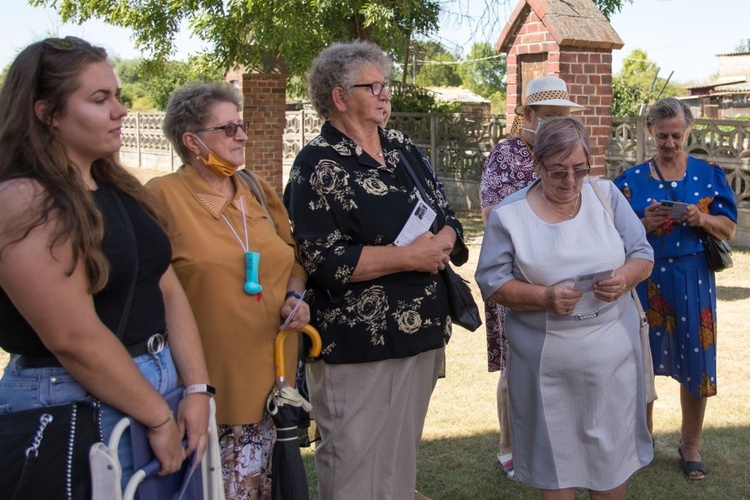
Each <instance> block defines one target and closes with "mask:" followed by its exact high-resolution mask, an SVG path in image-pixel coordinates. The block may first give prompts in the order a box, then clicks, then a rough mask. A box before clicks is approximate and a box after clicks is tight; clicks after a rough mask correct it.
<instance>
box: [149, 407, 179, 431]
mask: <svg viewBox="0 0 750 500" xmlns="http://www.w3.org/2000/svg"><path fill="white" fill-rule="evenodd" d="M172 419H174V413H172V411H171V410H170V411H169V416H168V417H167V419H166V420H165V421H164V422H162V423H160V424H159V425H154V426H153V427H149V428H148V430H150V431H155V430H157V429H161V428H162V427H164V426H165V425H167V424H168V423H169V422H170V420H172Z"/></svg>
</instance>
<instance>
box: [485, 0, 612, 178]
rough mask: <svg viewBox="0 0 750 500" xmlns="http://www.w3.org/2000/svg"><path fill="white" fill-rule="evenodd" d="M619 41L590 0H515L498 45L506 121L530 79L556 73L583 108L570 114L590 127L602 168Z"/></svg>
mask: <svg viewBox="0 0 750 500" xmlns="http://www.w3.org/2000/svg"><path fill="white" fill-rule="evenodd" d="M622 46H623V43H622V40H620V38H619V36H618V35H617V33H615V31H614V30H613V29H612V27H611V25H610V24H609V22H608V21H607V20H606V19H605V18H604V16H603V15H602V14H601V12H600V11H599V9H598V8H597V7H596V5H595V4H594V3H593V1H592V0H519V2H518V4H517V5H516V8H515V9H514V11H513V13H512V14H511V16H510V20H509V21H508V23H506V25H505V27H504V28H503V32H502V33H501V35H500V38H499V39H498V42H497V45H496V48H497V50H499V51H501V52H506V53H507V54H508V57H507V60H506V64H507V73H506V74H507V77H506V83H507V101H506V102H507V107H506V113H507V116H508V123H509V125H508V126H509V127H510V124H511V123H512V121H513V118H514V117H515V115H514V112H513V111H514V109H515V107H516V106H517V105H518V104H521V101H522V96H523V95H524V94H525V86H526V84H527V83H528V82H529V81H530V80H533V79H534V78H538V77H540V76H547V75H552V76H557V77H560V78H562V79H563V80H565V82H566V84H567V86H568V92H569V94H570V98H571V100H572V101H573V102H576V103H578V104H581V105H582V106H586V108H587V109H586V110H585V111H583V112H582V113H573V116H575V117H580V118H581V120H582V121H583V123H584V125H586V127H587V129H588V132H589V137H590V146H591V155H592V167H593V168H594V171H593V173H594V174H595V175H601V174H604V173H605V167H604V160H605V152H606V149H607V144H608V143H609V136H610V126H611V123H612V115H611V106H612V50H613V49H619V48H621V47H622Z"/></svg>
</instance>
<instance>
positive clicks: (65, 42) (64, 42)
mask: <svg viewBox="0 0 750 500" xmlns="http://www.w3.org/2000/svg"><path fill="white" fill-rule="evenodd" d="M90 46H91V44H90V43H89V42H87V41H86V40H81V39H80V38H78V37H76V36H66V37H65V38H46V39H44V40H42V50H44V47H51V48H53V49H56V50H65V51H68V50H74V49H75V48H76V47H90Z"/></svg>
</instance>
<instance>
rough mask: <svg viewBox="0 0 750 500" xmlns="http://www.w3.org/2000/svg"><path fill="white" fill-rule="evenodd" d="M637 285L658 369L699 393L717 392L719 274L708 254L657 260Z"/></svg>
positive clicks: (692, 391) (694, 392)
mask: <svg viewBox="0 0 750 500" xmlns="http://www.w3.org/2000/svg"><path fill="white" fill-rule="evenodd" d="M637 290H638V296H639V297H640V299H641V303H642V304H643V309H644V310H645V311H646V315H647V316H648V323H649V327H650V337H651V354H652V356H653V358H654V374H656V375H667V376H671V377H672V378H673V379H675V380H677V381H678V382H680V383H681V384H682V385H683V386H685V388H686V389H687V390H688V391H690V394H692V395H693V396H695V397H699V398H705V397H709V396H715V395H716V279H715V276H714V273H713V271H711V270H709V269H708V267H707V266H706V257H705V256H704V255H703V253H699V254H695V255H689V256H685V257H680V258H676V259H657V260H656V262H655V263H654V270H653V272H652V273H651V277H650V278H649V279H648V280H646V281H644V282H642V283H641V284H639V285H638V288H637ZM644 299H645V300H644Z"/></svg>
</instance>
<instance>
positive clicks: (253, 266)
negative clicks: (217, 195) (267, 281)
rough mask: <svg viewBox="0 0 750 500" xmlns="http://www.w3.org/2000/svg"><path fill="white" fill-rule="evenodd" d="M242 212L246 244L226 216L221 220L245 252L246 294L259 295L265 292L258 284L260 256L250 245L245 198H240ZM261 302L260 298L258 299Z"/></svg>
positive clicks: (244, 288)
mask: <svg viewBox="0 0 750 500" xmlns="http://www.w3.org/2000/svg"><path fill="white" fill-rule="evenodd" d="M240 212H241V213H242V223H243V225H244V230H245V242H244V243H243V242H242V239H241V238H240V235H239V234H237V231H235V229H234V227H232V224H230V223H229V220H228V219H227V217H226V215H224V214H221V218H222V219H223V220H224V222H225V223H226V225H227V227H228V228H229V230H230V231H232V234H234V237H235V238H237V241H238V242H239V244H240V246H241V247H242V249H243V250H244V251H245V285H244V286H243V287H242V288H243V290H244V291H245V293H246V294H248V295H257V294H259V293H260V292H261V290H263V287H262V286H261V285H260V283H258V265H259V263H260V254H259V253H258V252H251V251H250V244H249V243H248V239H247V218H246V217H245V196H244V195H242V196H240ZM258 299H259V300H260V296H259V297H258Z"/></svg>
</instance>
